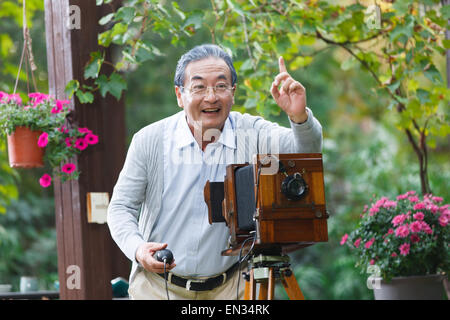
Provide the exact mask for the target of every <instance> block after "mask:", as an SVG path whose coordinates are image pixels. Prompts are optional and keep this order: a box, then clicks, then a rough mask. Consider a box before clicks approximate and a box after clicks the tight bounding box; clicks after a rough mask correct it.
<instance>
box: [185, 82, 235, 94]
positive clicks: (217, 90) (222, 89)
mask: <svg viewBox="0 0 450 320" xmlns="http://www.w3.org/2000/svg"><path fill="white" fill-rule="evenodd" d="M180 88H181V89H183V90H184V89H186V90H188V91H189V92H190V93H191V94H192V95H194V96H197V97H203V96H206V94H207V93H208V90H209V89H212V91H213V93H214V94H216V95H223V94H225V93H226V92H228V90H231V89H233V88H232V87H230V86H228V85H227V84H224V83H221V84H218V85H216V86H214V87H207V86H204V85H202V84H197V85H194V86H193V87H191V88H186V87H181V86H180Z"/></svg>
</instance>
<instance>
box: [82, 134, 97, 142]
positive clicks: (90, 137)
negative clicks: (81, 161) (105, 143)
mask: <svg viewBox="0 0 450 320" xmlns="http://www.w3.org/2000/svg"><path fill="white" fill-rule="evenodd" d="M84 140H85V141H86V142H87V143H88V144H97V143H98V136H97V135H95V134H93V133H88V134H87V135H86V136H85V137H84Z"/></svg>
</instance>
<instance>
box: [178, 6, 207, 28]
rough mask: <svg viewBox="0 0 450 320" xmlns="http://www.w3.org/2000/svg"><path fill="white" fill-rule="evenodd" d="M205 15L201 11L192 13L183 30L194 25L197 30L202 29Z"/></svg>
mask: <svg viewBox="0 0 450 320" xmlns="http://www.w3.org/2000/svg"><path fill="white" fill-rule="evenodd" d="M203 15H204V13H203V11H201V10H194V11H192V12H191V13H190V14H189V17H188V18H187V19H186V21H185V22H184V24H183V29H184V28H186V27H187V26H190V25H194V27H195V29H200V28H201V27H202V23H203Z"/></svg>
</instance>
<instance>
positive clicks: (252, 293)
mask: <svg viewBox="0 0 450 320" xmlns="http://www.w3.org/2000/svg"><path fill="white" fill-rule="evenodd" d="M249 287H250V297H249V299H250V300H256V281H255V273H254V272H253V269H252V270H250V284H249Z"/></svg>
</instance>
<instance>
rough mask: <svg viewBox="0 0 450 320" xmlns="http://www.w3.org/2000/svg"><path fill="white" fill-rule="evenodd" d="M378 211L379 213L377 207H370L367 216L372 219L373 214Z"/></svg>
mask: <svg viewBox="0 0 450 320" xmlns="http://www.w3.org/2000/svg"><path fill="white" fill-rule="evenodd" d="M378 211H380V208H378V207H372V208H370V210H369V216H371V217H373V216H374V215H375V213H377V212H378Z"/></svg>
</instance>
